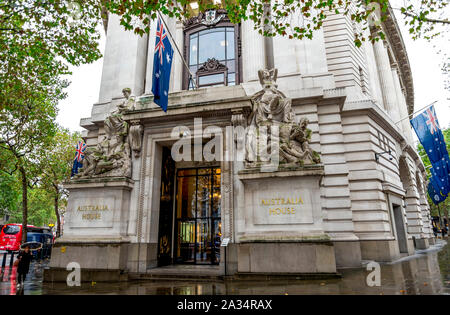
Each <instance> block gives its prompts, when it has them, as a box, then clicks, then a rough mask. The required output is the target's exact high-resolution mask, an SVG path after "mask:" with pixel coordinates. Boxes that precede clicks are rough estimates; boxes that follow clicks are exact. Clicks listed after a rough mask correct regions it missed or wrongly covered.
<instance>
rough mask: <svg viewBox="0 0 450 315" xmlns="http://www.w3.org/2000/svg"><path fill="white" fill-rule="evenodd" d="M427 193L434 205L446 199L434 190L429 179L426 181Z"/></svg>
mask: <svg viewBox="0 0 450 315" xmlns="http://www.w3.org/2000/svg"><path fill="white" fill-rule="evenodd" d="M428 195H429V196H430V198H431V200H433V202H434V204H435V205H437V204H439V203H441V202H442V201H444V200H445V199H446V197H444V196H442V195H441V194H440V193H439V192H436V190H435V189H434V186H433V184H432V183H431V180H430V182H429V183H428Z"/></svg>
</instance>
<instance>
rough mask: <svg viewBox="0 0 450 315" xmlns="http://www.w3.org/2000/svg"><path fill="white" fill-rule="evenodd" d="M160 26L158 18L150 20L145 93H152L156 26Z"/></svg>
mask: <svg viewBox="0 0 450 315" xmlns="http://www.w3.org/2000/svg"><path fill="white" fill-rule="evenodd" d="M157 27H158V20H157V19H155V20H152V21H151V22H150V34H148V48H147V49H148V53H147V69H146V72H145V94H151V93H152V79H153V58H154V56H155V40H156V28H157Z"/></svg>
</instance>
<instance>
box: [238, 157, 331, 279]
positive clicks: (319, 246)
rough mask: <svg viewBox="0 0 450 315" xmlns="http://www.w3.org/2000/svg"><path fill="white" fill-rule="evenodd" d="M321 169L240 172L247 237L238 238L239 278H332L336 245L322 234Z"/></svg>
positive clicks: (317, 166) (305, 167)
mask: <svg viewBox="0 0 450 315" xmlns="http://www.w3.org/2000/svg"><path fill="white" fill-rule="evenodd" d="M322 176H323V167H322V166H321V165H311V166H303V167H282V166H280V167H279V168H278V171H275V172H261V171H260V169H259V168H254V169H245V170H243V171H241V172H239V178H240V180H242V181H243V183H244V191H245V198H244V199H245V207H244V211H245V231H243V232H241V233H238V239H239V244H238V251H237V256H238V257H237V265H238V266H237V271H238V273H267V274H313V273H320V274H335V273H336V260H335V254H334V245H333V243H332V242H331V241H330V238H329V236H328V235H326V233H325V232H324V229H323V223H322V207H321V204H320V196H321V193H320V181H321V178H322Z"/></svg>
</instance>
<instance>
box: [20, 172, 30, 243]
mask: <svg viewBox="0 0 450 315" xmlns="http://www.w3.org/2000/svg"><path fill="white" fill-rule="evenodd" d="M20 174H21V175H22V244H23V243H26V241H27V231H28V229H27V225H28V180H27V174H26V172H25V169H24V168H23V166H21V167H20Z"/></svg>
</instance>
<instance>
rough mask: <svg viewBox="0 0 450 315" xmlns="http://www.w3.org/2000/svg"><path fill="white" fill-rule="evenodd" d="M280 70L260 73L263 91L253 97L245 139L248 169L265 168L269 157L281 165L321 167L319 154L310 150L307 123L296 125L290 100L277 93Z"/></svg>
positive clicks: (305, 119) (309, 131) (309, 132)
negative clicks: (275, 158) (264, 165)
mask: <svg viewBox="0 0 450 315" xmlns="http://www.w3.org/2000/svg"><path fill="white" fill-rule="evenodd" d="M277 74H278V71H277V69H271V70H267V69H266V70H260V71H258V76H259V80H260V83H261V86H262V87H263V89H262V90H261V91H259V92H257V93H255V94H254V95H253V96H252V102H253V104H254V110H253V113H252V114H251V116H250V122H249V126H250V128H249V130H248V132H247V138H246V140H247V141H246V165H247V167H254V166H256V165H258V164H265V163H266V162H269V161H268V157H269V156H272V157H273V156H274V154H275V155H277V156H278V160H279V162H280V163H285V164H289V165H298V166H302V165H307V164H317V163H320V157H319V154H318V153H317V152H315V151H313V150H312V149H311V147H310V145H309V144H310V142H311V135H312V132H311V130H310V129H308V128H307V126H308V123H309V121H308V119H307V118H301V119H300V122H299V123H297V122H296V121H295V113H294V111H293V110H292V107H291V99H290V98H287V97H286V96H285V95H284V94H283V93H282V92H281V91H279V90H278V89H277V84H276V79H277Z"/></svg>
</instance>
